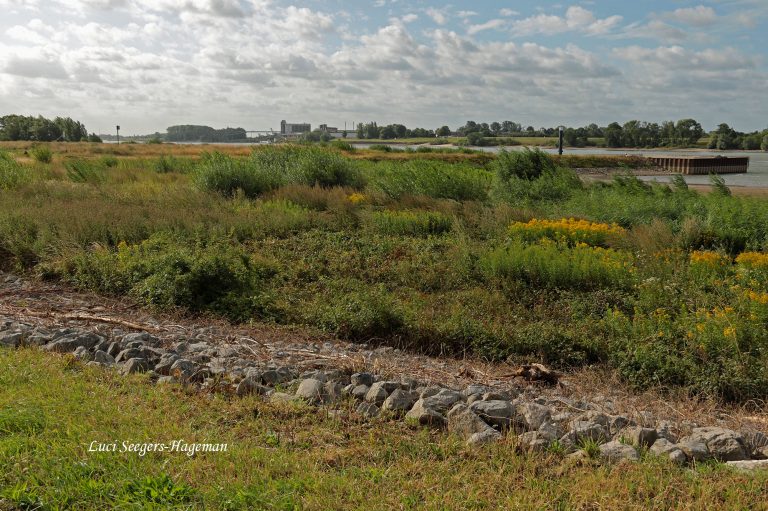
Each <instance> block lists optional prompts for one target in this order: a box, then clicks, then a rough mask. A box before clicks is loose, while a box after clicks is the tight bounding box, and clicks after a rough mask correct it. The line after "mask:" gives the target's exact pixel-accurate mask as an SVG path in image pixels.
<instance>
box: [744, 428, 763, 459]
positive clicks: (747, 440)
mask: <svg viewBox="0 0 768 511" xmlns="http://www.w3.org/2000/svg"><path fill="white" fill-rule="evenodd" d="M743 436H744V447H746V449H747V453H748V454H750V456H751V457H752V458H758V459H759V458H762V457H763V456H762V454H763V453H762V451H763V449H766V448H768V435H765V434H764V433H761V432H759V431H748V432H745V433H743ZM766 452H768V451H766Z"/></svg>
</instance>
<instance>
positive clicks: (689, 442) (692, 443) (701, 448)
mask: <svg viewBox="0 0 768 511" xmlns="http://www.w3.org/2000/svg"><path fill="white" fill-rule="evenodd" d="M675 445H677V447H678V448H679V449H680V450H681V451H683V453H685V456H686V457H687V458H689V459H691V460H694V461H706V460H709V459H712V455H711V454H710V453H709V449H708V448H707V444H706V442H704V441H703V440H701V439H686V438H683V439H682V440H681V441H680V443H678V444H675Z"/></svg>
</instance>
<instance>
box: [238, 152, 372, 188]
mask: <svg viewBox="0 0 768 511" xmlns="http://www.w3.org/2000/svg"><path fill="white" fill-rule="evenodd" d="M248 163H249V168H250V169H252V170H253V171H255V172H257V173H264V174H269V175H273V176H277V178H278V179H279V182H280V184H288V183H296V184H304V185H308V186H315V185H317V186H321V187H332V186H349V187H352V188H361V187H362V186H363V185H364V182H363V178H362V174H361V173H360V169H359V168H358V165H357V163H355V162H353V161H352V160H350V159H349V158H346V157H344V156H342V155H340V154H339V153H338V152H336V151H331V150H328V149H323V148H321V147H314V146H295V145H289V146H276V147H272V146H270V147H265V148H262V149H259V150H255V151H253V153H251V158H250V160H249V162H248Z"/></svg>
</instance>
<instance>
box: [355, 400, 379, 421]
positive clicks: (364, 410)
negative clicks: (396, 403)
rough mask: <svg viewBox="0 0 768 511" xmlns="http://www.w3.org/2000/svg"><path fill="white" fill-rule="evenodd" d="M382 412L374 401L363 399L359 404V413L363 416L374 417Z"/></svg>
mask: <svg viewBox="0 0 768 511" xmlns="http://www.w3.org/2000/svg"><path fill="white" fill-rule="evenodd" d="M380 412H381V410H380V409H379V407H378V406H376V405H375V404H374V403H368V402H366V401H363V402H362V403H360V404H359V405H358V406H357V413H359V414H360V415H362V416H363V417H367V418H373V417H376V416H377V415H379V413H380Z"/></svg>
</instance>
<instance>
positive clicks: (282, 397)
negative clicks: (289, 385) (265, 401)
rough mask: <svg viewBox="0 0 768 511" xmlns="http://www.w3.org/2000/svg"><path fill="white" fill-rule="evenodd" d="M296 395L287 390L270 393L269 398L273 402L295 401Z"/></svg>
mask: <svg viewBox="0 0 768 511" xmlns="http://www.w3.org/2000/svg"><path fill="white" fill-rule="evenodd" d="M294 399H296V398H295V396H293V395H291V394H288V393H287V392H273V393H272V394H270V395H269V400H270V401H271V402H273V403H290V402H292V401H294Z"/></svg>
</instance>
